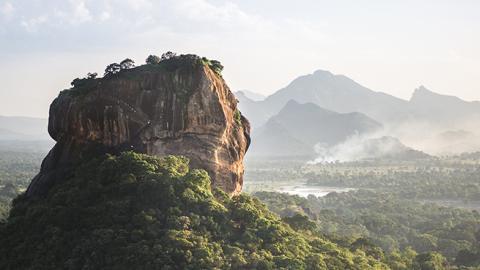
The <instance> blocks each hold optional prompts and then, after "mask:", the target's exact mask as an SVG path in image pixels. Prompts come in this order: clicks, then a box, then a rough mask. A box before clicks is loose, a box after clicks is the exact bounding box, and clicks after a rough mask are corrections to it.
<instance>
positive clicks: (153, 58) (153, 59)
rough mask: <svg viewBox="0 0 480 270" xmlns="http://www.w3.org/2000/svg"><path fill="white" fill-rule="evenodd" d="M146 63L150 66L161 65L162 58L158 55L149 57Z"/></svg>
mask: <svg viewBox="0 0 480 270" xmlns="http://www.w3.org/2000/svg"><path fill="white" fill-rule="evenodd" d="M145 63H147V64H149V65H156V64H158V63H160V57H158V56H156V55H149V56H148V57H147V59H146V60H145Z"/></svg>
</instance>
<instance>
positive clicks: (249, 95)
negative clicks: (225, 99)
mask: <svg viewBox="0 0 480 270" xmlns="http://www.w3.org/2000/svg"><path fill="white" fill-rule="evenodd" d="M237 94H241V95H244V96H246V97H247V98H249V99H251V100H253V101H262V100H264V99H265V97H266V96H264V95H262V94H259V93H255V92H252V91H248V90H240V91H237V92H235V95H237Z"/></svg>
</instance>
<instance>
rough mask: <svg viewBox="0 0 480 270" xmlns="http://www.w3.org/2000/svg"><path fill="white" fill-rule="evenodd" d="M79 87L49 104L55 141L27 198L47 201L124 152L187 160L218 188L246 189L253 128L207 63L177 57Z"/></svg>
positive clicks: (234, 191)
mask: <svg viewBox="0 0 480 270" xmlns="http://www.w3.org/2000/svg"><path fill="white" fill-rule="evenodd" d="M74 83H75V87H73V88H72V89H69V90H65V91H62V92H61V93H60V95H59V96H58V97H57V98H56V99H55V100H54V101H53V102H52V104H51V106H50V116H49V123H48V131H49V133H50V136H51V137H52V138H53V139H54V140H55V141H56V142H57V143H56V145H55V146H54V147H53V149H52V150H51V151H50V152H49V154H48V155H47V157H46V158H45V159H44V161H43V163H42V167H41V170H40V173H39V174H38V175H37V176H36V177H35V178H34V179H33V180H32V183H31V184H30V186H29V187H28V190H27V192H26V195H27V196H42V195H44V194H45V193H46V192H47V191H48V189H49V187H50V186H52V185H53V184H54V183H55V182H57V181H62V180H63V179H65V178H66V176H68V175H69V174H71V173H72V168H74V166H76V165H78V163H80V162H83V161H84V160H86V159H90V158H93V157H95V156H96V155H98V154H102V153H113V154H115V153H119V152H121V151H126V150H134V151H136V152H141V153H146V154H150V155H156V156H164V155H170V154H173V155H184V156H186V157H188V158H189V159H190V164H191V165H192V166H193V167H195V168H202V169H205V170H206V171H207V172H208V173H209V175H210V176H211V179H212V183H213V185H214V186H216V187H219V188H221V189H223V190H224V191H225V192H227V193H228V194H230V195H235V194H238V193H239V192H240V191H241V189H242V184H243V171H244V167H243V157H244V155H245V152H246V151H247V149H248V146H249V144H250V136H249V133H250V125H249V122H248V121H247V119H246V118H244V117H243V116H242V115H241V113H240V112H239V111H238V109H237V100H236V99H235V96H234V95H233V94H232V92H231V91H230V90H229V88H228V86H227V85H226V83H225V81H224V80H223V79H222V77H221V76H220V75H219V74H218V73H217V72H216V71H214V69H212V68H211V67H210V65H209V62H208V61H206V59H201V58H199V57H196V56H192V55H186V56H179V57H175V58H172V59H169V60H165V61H163V62H161V63H160V64H156V65H151V64H150V65H143V66H140V67H136V68H133V69H128V70H123V71H121V72H120V73H118V74H114V75H109V76H106V77H104V78H101V79H83V80H77V81H76V82H75V81H74Z"/></svg>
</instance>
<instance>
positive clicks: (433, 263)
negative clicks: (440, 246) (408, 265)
mask: <svg viewBox="0 0 480 270" xmlns="http://www.w3.org/2000/svg"><path fill="white" fill-rule="evenodd" d="M413 269H414V270H446V269H449V267H448V263H447V260H446V259H445V258H444V257H443V256H442V255H441V254H439V253H436V252H429V253H424V254H419V255H418V256H417V257H416V258H415V262H414V266H413Z"/></svg>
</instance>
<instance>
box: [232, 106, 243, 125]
mask: <svg viewBox="0 0 480 270" xmlns="http://www.w3.org/2000/svg"><path fill="white" fill-rule="evenodd" d="M233 118H234V119H235V123H237V124H239V125H241V124H242V114H241V113H240V111H239V110H238V109H235V113H234V115H233Z"/></svg>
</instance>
